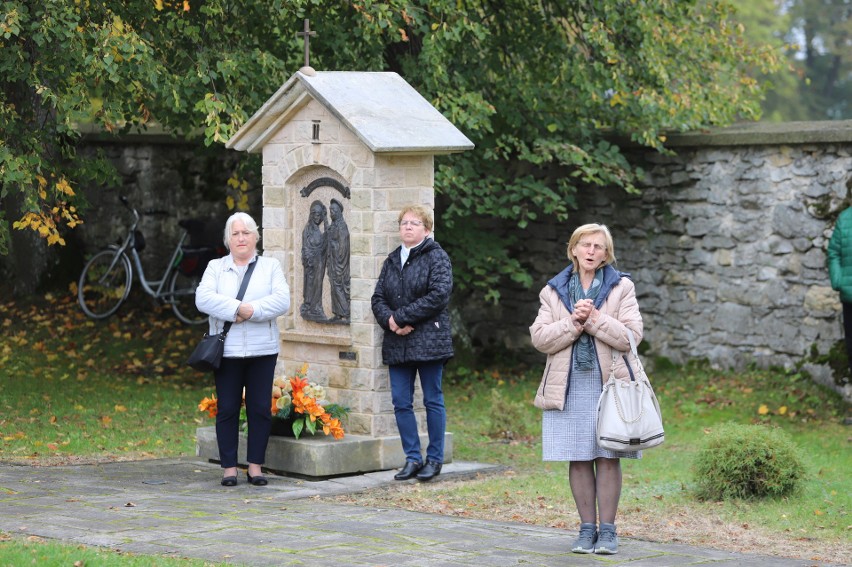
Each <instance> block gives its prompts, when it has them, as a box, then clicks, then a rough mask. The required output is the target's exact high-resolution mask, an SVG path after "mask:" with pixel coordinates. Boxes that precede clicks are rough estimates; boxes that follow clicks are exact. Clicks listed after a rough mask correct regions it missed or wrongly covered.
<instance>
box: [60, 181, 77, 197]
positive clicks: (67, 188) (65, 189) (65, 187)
mask: <svg viewBox="0 0 852 567" xmlns="http://www.w3.org/2000/svg"><path fill="white" fill-rule="evenodd" d="M56 190H57V191H59V192H60V193H65V194H66V195H68V196H70V197H73V196H74V190H73V189H71V184H70V183H68V180H67V179H65V178H64V177H63V178H62V179H60V180H59V181H58V182H57V183H56Z"/></svg>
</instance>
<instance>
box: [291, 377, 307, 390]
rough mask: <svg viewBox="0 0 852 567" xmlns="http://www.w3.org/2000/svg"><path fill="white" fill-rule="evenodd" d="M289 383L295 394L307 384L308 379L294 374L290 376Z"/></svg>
mask: <svg viewBox="0 0 852 567" xmlns="http://www.w3.org/2000/svg"><path fill="white" fill-rule="evenodd" d="M290 385H291V386H293V393H294V394H295V393H296V392H301V391H302V388H304V387H305V386H307V385H308V379H307V378H300V377H298V376H294V377H293V378H290Z"/></svg>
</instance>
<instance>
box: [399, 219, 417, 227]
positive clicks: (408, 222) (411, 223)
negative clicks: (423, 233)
mask: <svg viewBox="0 0 852 567" xmlns="http://www.w3.org/2000/svg"><path fill="white" fill-rule="evenodd" d="M399 226H423V221H419V220H401V221H399Z"/></svg>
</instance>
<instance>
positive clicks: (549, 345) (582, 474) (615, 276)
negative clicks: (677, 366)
mask: <svg viewBox="0 0 852 567" xmlns="http://www.w3.org/2000/svg"><path fill="white" fill-rule="evenodd" d="M568 258H569V259H570V260H571V265H569V266H568V267H567V268H565V269H564V270H562V271H561V272H560V273H559V274H557V275H556V276H555V277H554V278H553V279H551V280H550V281H549V282H548V283H547V285H546V286H545V287H544V289H542V290H541V293H540V294H539V299H540V301H541V307H540V308H539V311H538V316H537V317H536V319H535V322H534V323H533V324H532V326H531V327H530V335H531V337H532V343H533V346H535V348H536V349H538V350H539V351H541V352H543V353H545V354H547V364H546V366H545V370H544V376H543V377H542V380H541V385H540V386H539V389H538V392H537V394H536V397H535V405H536V407H538V408H540V409H542V410H544V414H543V420H542V457H543V460H545V461H568V462H569V464H568V476H569V483H570V485H571V494H572V495H573V497H574V502H575V504H576V506H577V512H578V513H579V515H580V522H581V523H580V534H579V537H578V538H577V540H576V541H575V542H574V544H573V545H572V546H571V550H572V551H574V552H576V553H598V554H602V555H611V554H614V553H617V552H618V538H617V536H616V530H615V515H616V512H617V510H618V500H619V497H620V495H621V462H620V460H619V459H621V458H631V459H636V458H640V457H641V454H640V453H639V452H613V451H609V450H606V449H602V448H600V447H598V445H597V442H596V435H595V429H596V428H597V404H598V398H599V397H600V394H601V390H602V388H603V384H604V382H605V381H606V380H607V379H608V378H609V376H610V374H613V375H615V377H616V378H619V379H626V380H629V373H628V371H627V368H626V366H625V364H624V361H623V359H622V358H621V357H620V356H613V355H614V354H618V353H617V351H629V350H630V342H629V339H628V338H627V329H630V330H631V331H633V334H634V336H635V337H636V341H637V342H639V341H641V340H642V316H641V315H640V314H639V305H638V304H637V302H636V290H635V288H634V286H633V282H632V281H631V280H630V277H629V275H628V274H625V273H622V272H619V271H618V270H616V269H615V268H613V267H612V264H614V263H615V251H614V249H613V242H612V236H611V235H610V233H609V229H607V227H606V226H604V225H600V224H586V225H583V226H581V227H579V228H577V229H576V230H575V231H574V234H572V235H571V239H570V240H569V241H568ZM598 520H600V527H598Z"/></svg>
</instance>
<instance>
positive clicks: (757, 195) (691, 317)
mask: <svg viewBox="0 0 852 567" xmlns="http://www.w3.org/2000/svg"><path fill="white" fill-rule="evenodd" d="M144 138H145V139H144V140H138V139H134V140H133V141H132V142H128V143H127V144H126V145H125V146H124V147H123V148H122V147H121V146H122V144H120V143H119V144H118V145H117V146H115V147H111V148H110V152H111V153H112V154H114V155H113V158H114V159H115V161H116V162H117V163H118V164H119V167H120V171H121V172H122V175H124V177H125V188H124V191H125V192H127V194H129V195H130V196H131V197H133V198H134V200H135V202H137V203H140V202H141V203H142V204H143V206H146V207H156V208H161V207H164V208H168V209H171V210H172V211H174V214H175V215H177V214H178V211H180V213H183V214H192V213H194V214H195V215H198V214H199V213H201V214H209V215H211V216H220V215H222V214H223V213H224V211H219V210H217V211H216V213H213V211H212V210H210V211H209V212H208V207H210V206H211V204H207V203H204V202H203V200H202V199H199V198H198V197H200V196H201V195H200V194H203V193H206V192H207V191H205V190H204V186H205V185H208V187H209V188H212V187H210V185H212V186H224V182H225V179H226V178H227V176H228V173H226V172H227V171H228V169H229V168H228V167H221V165H219V167H216V168H211V167H210V166H211V159H210V158H209V157H208V156H204V157H201V156H198V155H194V156H193V155H192V150H190V149H189V148H187V149H186V151H184V150H182V149H181V150H179V151H176V146H175V144H174V141H173V140H171V141H169V140H159V139H157V138H156V137H155V136H145V137H144ZM140 143H141V146H140V145H139V144H140ZM93 145H97V144H93ZM107 145H108V146H113V144H107ZM668 146H669V147H670V148H672V149H673V150H674V151H675V152H676V154H677V155H676V156H674V157H666V156H661V155H660V154H657V153H655V152H645V151H642V150H640V149H635V150H633V154H632V155H631V158H632V159H633V161H634V162H635V163H637V164H639V165H640V166H641V167H642V168H643V169H644V170H645V172H646V176H645V179H644V187H643V192H642V194H641V195H635V196H634V195H626V194H625V193H624V192H623V191H621V190H616V189H612V190H609V189H590V190H588V191H585V192H583V193H581V194H580V195H578V199H577V200H578V209H577V211H576V213H574V215H573V216H572V217H571V219H570V220H569V221H568V222H566V223H564V224H559V223H556V222H554V221H552V220H550V219H546V220H541V221H539V222H537V223H533V224H531V225H530V227H529V229H528V230H527V231H525V232H524V233H523V234H522V238H520V239H519V240H520V241H521V242H520V243H519V244H518V245H517V246H516V247H514V248H513V250H512V253H513V254H514V255H515V256H516V257H518V258H522V259H523V262H524V265H525V267H526V268H527V269H528V270H529V271H530V273H531V275H532V276H533V280H534V284H533V286H532V288H531V289H526V288H522V287H519V286H516V285H515V284H505V285H504V286H503V287H502V288H501V289H500V292H501V296H502V299H501V302H500V304H499V305H497V306H493V305H489V304H484V303H482V302H481V301H477V300H476V298H471V297H465V296H463V295H462V294H461V293H456V294H455V296H454V307H455V312H456V315H457V316H456V319H455V321H454V328H455V330H456V331H457V335H458V337H457V338H458V343H459V346H462V347H464V346H465V345H470V346H472V347H473V349H474V350H476V351H478V352H480V353H481V352H483V351H484V352H487V353H489V356H488V358H493V356H496V355H497V354H498V353H500V352H508V353H509V354H511V355H512V356H513V357H517V358H521V359H525V360H527V361H529V362H531V363H535V364H541V363H543V361H544V357H543V356H542V355H540V354H539V353H537V352H536V351H535V350H534V349H533V348H532V346H531V344H530V341H529V330H528V328H529V325H530V324H531V323H532V321H533V320H534V319H535V316H536V312H537V310H538V292H539V290H540V289H541V287H542V286H544V285H545V283H546V282H547V280H548V279H549V278H550V277H551V276H552V275H553V274H555V273H556V272H558V271H559V270H560V269H561V268H562V267H564V266H565V263H566V262H567V259H566V255H565V243H566V242H567V240H568V237H569V236H570V234H571V231H572V230H573V229H574V228H575V227H577V226H578V225H580V224H583V223H586V222H602V223H604V224H606V225H608V226H609V227H610V228H611V230H612V232H613V236H614V238H615V245H616V255H617V257H618V264H617V267H618V268H620V269H621V270H623V271H627V272H630V273H631V274H632V276H633V280H634V282H635V283H636V289H637V293H638V295H639V306H640V309H641V311H642V314H643V317H644V320H645V344H646V347H648V348H649V350H648V352H647V356H648V357H652V356H664V357H667V358H669V359H671V360H673V361H675V362H685V361H687V360H691V359H700V358H706V359H708V360H709V361H710V362H711V363H712V364H713V365H715V366H717V367H720V368H744V367H745V366H746V365H748V364H750V363H755V364H757V365H758V366H772V365H778V366H783V367H787V368H792V367H794V366H795V365H797V364H799V363H801V362H803V361H805V360H806V359H807V357H808V355H809V354H810V353H811V351H812V348H815V349H816V350H817V351H818V352H819V353H820V354H823V355H824V354H826V353H827V352H828V350H829V349H830V348H831V347H832V346H833V345H835V344H836V343H837V341H839V340H841V339H842V337H843V332H842V325H841V320H840V312H841V307H840V302H839V299H838V296H837V293H835V292H834V291H833V290H831V288H830V286H829V282H828V272H827V269H826V257H825V250H826V246H827V244H828V239H829V238H830V236H831V232H832V230H833V225H834V219H835V218H836V215H837V213H839V211H840V210H842V209H843V208H844V207H846V206H848V205H849V204H852V203H849V201H847V200H846V198H847V189H846V183H847V181H848V180H849V179H852V121H836V122H801V123H785V124H748V125H742V126H735V127H730V128H725V129H718V130H709V131H704V132H695V133H688V134H682V135H676V136H671V137H670V139H669V141H668ZM222 155H224V157H225V158H226V160H227V161H231V160H232V159H235V158H238V157H239V156H238V155H237V154H235V153H234V152H225V151H223V152H222ZM178 156H179V157H178ZM175 158H177V159H175ZM199 158H201V159H199ZM220 159H221V158H220ZM213 170H218V171H217V173H216V174H213V175H211V171H213ZM222 170H224V171H222ZM202 172H203V173H202ZM220 172H221V173H220ZM205 177H207V178H211V177H217V179H215V180H213V179H210V180H208V179H204V178H205ZM161 179H167V180H169V182H162V181H157V180H161ZM200 180H201V183H199V181H200ZM211 181H212V184H211V183H210V182H211ZM205 182H206V183H205ZM220 184H221V185H220ZM177 185H179V186H182V187H184V188H188V187H189V188H190V192H189V194H190V195H191V194H192V193H191V192H192V190H195V191H199V185H200V186H201V190H200V191H199V194H197V195H198V197H196V198H195V199H191V201H192V202H191V203H185V202H184V201H183V200H181V202H180V203H173V202H171V201H172V199H173V198H174V196H175V192H174V187H175V186H177ZM164 191H165V192H164ZM208 191H209V189H208ZM112 192H115V193H116V194H117V193H119V191H112ZM112 192H110V193H112ZM214 192H215V191H214ZM255 194H256V193H255ZM97 195H98V198H99V199H100V198H101V194H100V193H98V194H97ZM219 196H220V198H221V194H220V195H219ZM184 199H185V197H184ZM114 201H115V202H114ZM108 202H109V203H110V205H109V206H108V207H106V208H103V206H101V207H98V208H97V209H96V210H94V211H91V213H90V215H89V216H87V224H86V225H84V227H83V230H81V231H80V232H79V233H78V235H77V238H79V239H80V240H81V241H82V243H84V247H85V246H86V245H88V244H89V243H103V242H111V241H112V240H113V239H114V235H112V236H110V235H107V234H97V236H96V235H95V233H91V232H92V231H93V229H94V228H95V227H96V226H98V221H97V218H101V217H102V218H105V219H110V220H114V219H121V223H119V224H120V225H121V226H124V222H125V217H126V214H125V213H123V212H122V210H121V209H120V208H119V207H120V205H118V204H117V199H115V198H114V197H112V196H110V197H109V199H108ZM187 205H188V206H187ZM182 209H187V210H186V211H185V212H184V211H183V210H182ZM253 209H254V207H253ZM258 209H259V208H258ZM202 211H204V212H202ZM258 213H259V210H253V214H255V215H257V217H256V218H258V219H259V218H260V215H259V214H258ZM225 216H226V215H225ZM150 222H151V223H155V224H156V225H157V226H156V227H153V226H152V227H151V228H150V229H148V228H147V227H146V236H149V237H150V238H149V239H150V241H152V242H161V241H164V242H169V241H171V237H170V235H165V234H164V235H159V234H157V233H156V230H154V228H159V227H160V226H161V225H171V224H173V223H174V220H173V219H167V220H166V221H163V220H160V219H151V220H150ZM113 224H115V222H110V223H109V225H108V226H111V227H112V225H113ZM114 228H115V229H116V230H117V228H119V227H114ZM149 230H150V231H151V234H148V232H149ZM505 231H506V228H505V227H500V226H496V225H495V226H492V227H489V231H488V233H492V232H493V233H501V232H505ZM90 233H91V234H90ZM270 236H271V235H270ZM163 237H165V238H163ZM437 238H438V240H440V234H438V235H437ZM805 369H806V370H808V371H809V372H811V373H812V374H813V375H814V377H815V378H816V379H817V380H818V381H820V382H822V383H825V384H827V385H830V386H832V387H834V388H835V389H837V390H838V391H841V392H842V393H843V394H844V395H845V397H846V398H847V399H849V400H852V386H850V385H849V384H843V383H842V381H839V380H838V379H835V377H834V376H832V374H831V371H830V369H829V368H828V367H827V366H817V365H815V364H805Z"/></svg>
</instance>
